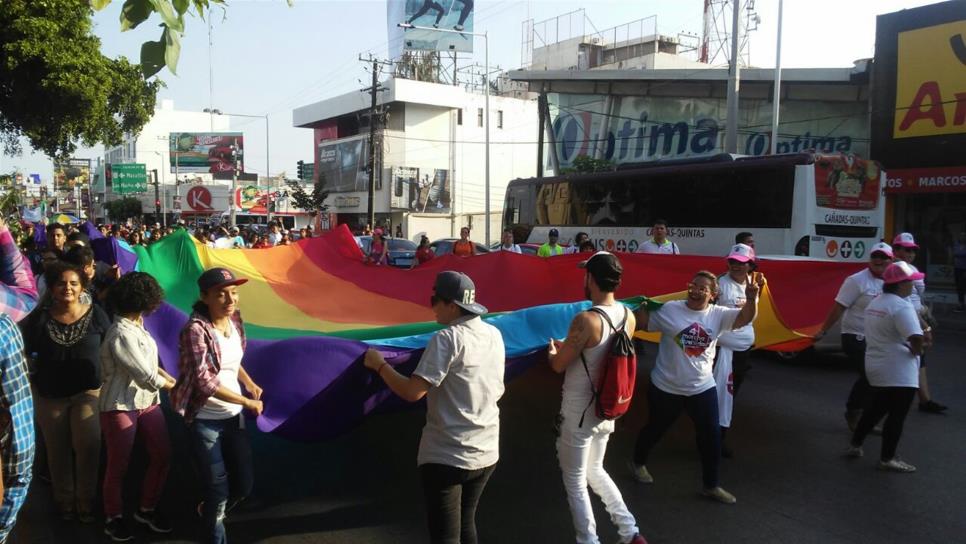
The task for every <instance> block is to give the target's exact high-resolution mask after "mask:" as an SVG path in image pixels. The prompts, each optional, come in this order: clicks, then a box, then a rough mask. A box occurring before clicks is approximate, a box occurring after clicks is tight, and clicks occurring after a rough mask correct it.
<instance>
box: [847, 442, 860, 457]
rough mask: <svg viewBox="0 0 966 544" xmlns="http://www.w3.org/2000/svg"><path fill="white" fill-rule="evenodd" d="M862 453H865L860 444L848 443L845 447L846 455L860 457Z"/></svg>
mask: <svg viewBox="0 0 966 544" xmlns="http://www.w3.org/2000/svg"><path fill="white" fill-rule="evenodd" d="M863 455H865V452H864V451H862V446H853V445H852V444H849V447H847V448H845V456H846V457H862V456H863Z"/></svg>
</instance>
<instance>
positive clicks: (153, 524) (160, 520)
mask: <svg viewBox="0 0 966 544" xmlns="http://www.w3.org/2000/svg"><path fill="white" fill-rule="evenodd" d="M134 521H137V522H138V523H143V524H144V525H147V526H148V529H151V531H152V532H155V533H159V534H167V533H170V532H171V524H170V523H169V522H168V520H167V518H165V517H164V515H163V514H162V513H161V512H159V511H157V510H151V511H147V510H141V509H138V511H137V512H135V513H134Z"/></svg>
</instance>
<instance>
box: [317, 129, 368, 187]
mask: <svg viewBox="0 0 966 544" xmlns="http://www.w3.org/2000/svg"><path fill="white" fill-rule="evenodd" d="M368 160H369V139H368V137H367V136H360V137H358V138H353V139H346V140H341V141H338V142H321V143H320V144H319V146H318V150H317V156H316V159H315V171H316V172H317V173H318V176H319V179H325V187H326V189H328V190H329V192H330V193H348V192H352V191H365V190H367V189H368V187H369V173H368V171H367V170H366V167H367V165H368Z"/></svg>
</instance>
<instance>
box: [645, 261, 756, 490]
mask: <svg viewBox="0 0 966 544" xmlns="http://www.w3.org/2000/svg"><path fill="white" fill-rule="evenodd" d="M764 284H765V279H764V277H762V276H761V275H756V276H755V277H754V278H749V281H748V282H747V285H746V287H745V300H746V302H745V305H744V306H743V307H742V308H741V309H740V310H739V309H736V308H725V307H723V306H718V305H715V304H711V299H712V298H714V297H715V295H717V294H718V278H717V277H716V276H715V275H714V274H712V273H711V272H708V271H705V270H702V271H700V272H698V273H697V274H695V275H694V278H693V279H692V280H691V282H690V283H688V292H687V299H685V300H672V301H670V302H666V303H664V305H663V306H661V308H660V309H659V310H657V311H654V312H650V311H648V310H647V306H646V305H642V306H641V309H640V310H638V312H637V328H638V329H640V330H647V331H650V332H660V333H661V343H660V345H659V347H658V352H657V361H656V362H655V364H654V370H652V371H651V384H650V386H649V387H648V390H647V404H648V407H649V411H648V419H647V424H646V425H645V426H644V428H643V429H641V432H640V433H639V434H638V435H637V443H636V444H635V446H634V459H633V463H632V464H631V471H632V474H633V476H634V478H635V479H637V481H639V482H641V483H651V482H653V481H654V478H653V477H652V476H651V474H650V472H648V470H647V460H648V457H649V456H650V453H651V450H652V449H653V448H654V446H655V445H656V444H657V442H658V441H659V440H660V439H661V437H662V436H664V433H665V432H667V430H668V429H669V428H670V427H671V425H672V424H673V423H674V421H675V420H676V419H677V418H678V416H679V415H680V414H681V412H682V411H686V412H687V414H688V417H690V418H691V421H692V422H693V423H694V430H695V434H696V435H697V443H698V452H699V453H700V454H701V468H702V483H703V485H704V487H703V489H702V491H701V494H702V495H704V496H705V497H709V498H711V499H714V500H716V501H719V502H722V503H725V504H734V503H735V502H736V499H735V496H734V495H732V494H731V493H729V492H727V491H725V490H724V489H722V488H721V486H720V485H719V483H718V466H719V464H720V462H721V427H720V426H719V421H718V394H717V391H716V388H715V382H714V376H713V374H712V366H713V364H714V353H715V346H716V345H717V343H718V338H719V337H720V336H721V334H722V333H724V332H726V331H733V330H737V329H740V328H741V327H744V326H745V325H748V324H749V323H751V322H752V321H754V319H755V316H756V315H757V313H758V293H759V291H760V290H761V288H762V287H763V286H764Z"/></svg>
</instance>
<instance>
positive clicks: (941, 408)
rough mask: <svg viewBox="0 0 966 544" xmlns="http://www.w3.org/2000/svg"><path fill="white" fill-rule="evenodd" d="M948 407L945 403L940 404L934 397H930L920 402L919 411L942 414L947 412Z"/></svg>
mask: <svg viewBox="0 0 966 544" xmlns="http://www.w3.org/2000/svg"><path fill="white" fill-rule="evenodd" d="M947 408H949V407H948V406H946V405H945V404H939V403H938V402H936V401H934V400H932V399H929V400H927V401H926V402H920V403H919V411H920V412H926V413H929V414H941V413H943V412H945V411H946V409H947Z"/></svg>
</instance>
